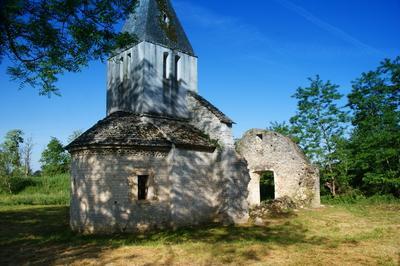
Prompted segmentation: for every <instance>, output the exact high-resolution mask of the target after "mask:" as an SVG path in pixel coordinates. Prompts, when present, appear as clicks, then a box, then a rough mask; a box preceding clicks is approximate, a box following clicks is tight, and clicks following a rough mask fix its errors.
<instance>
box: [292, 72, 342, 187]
mask: <svg viewBox="0 0 400 266" xmlns="http://www.w3.org/2000/svg"><path fill="white" fill-rule="evenodd" d="M309 81H310V85H309V86H308V87H305V88H302V87H300V88H298V89H297V91H296V94H295V95H294V96H293V97H294V98H296V99H297V101H298V104H297V113H296V115H295V116H293V117H292V118H291V119H290V124H291V128H290V131H291V134H292V135H294V136H295V138H296V139H297V140H298V142H299V144H300V146H301V147H302V149H303V150H304V152H305V153H306V155H307V156H308V157H309V158H310V159H311V161H312V162H314V163H316V164H318V165H319V166H320V168H321V174H322V181H323V182H322V183H325V182H326V185H327V186H328V187H329V189H330V191H331V193H332V195H335V194H336V191H337V188H336V187H337V185H338V180H339V178H338V173H336V172H335V170H334V165H335V164H336V163H337V158H335V152H336V150H337V146H338V142H339V140H340V139H341V138H343V135H344V133H345V130H346V122H347V121H348V115H347V113H346V112H345V111H344V110H343V108H342V107H339V106H338V103H339V101H340V100H341V99H342V97H343V95H341V94H340V93H339V92H338V88H339V86H338V85H335V84H332V83H331V82H330V81H327V82H324V81H323V80H322V79H321V78H320V77H319V76H316V77H315V78H309Z"/></svg>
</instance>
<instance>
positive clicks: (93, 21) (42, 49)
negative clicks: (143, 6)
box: [0, 0, 137, 96]
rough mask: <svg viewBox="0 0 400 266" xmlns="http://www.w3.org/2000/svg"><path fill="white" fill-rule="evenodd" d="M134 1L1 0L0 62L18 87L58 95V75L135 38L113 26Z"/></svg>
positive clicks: (131, 41) (125, 14)
mask: <svg viewBox="0 0 400 266" xmlns="http://www.w3.org/2000/svg"><path fill="white" fill-rule="evenodd" d="M136 4H137V0H125V1H118V0H92V1H88V0H74V1H65V0H24V1H21V0H2V1H0V63H1V61H2V60H1V59H2V58H3V57H4V56H7V57H8V58H9V59H10V60H11V62H12V63H13V65H12V66H11V67H9V68H8V73H9V75H11V77H12V78H13V79H15V80H18V81H20V83H21V86H24V85H31V86H39V87H41V89H40V94H42V95H48V96H50V95H52V94H58V90H57V88H56V86H55V83H56V82H57V77H58V76H59V75H61V74H63V73H64V72H78V71H80V70H81V69H82V67H85V66H87V64H88V62H89V61H90V60H98V59H104V58H105V56H107V55H108V54H109V53H110V52H111V51H113V50H114V49H116V48H123V47H125V46H126V45H129V44H132V43H134V42H135V41H136V39H135V36H132V35H129V34H127V33H116V31H115V25H116V24H117V22H119V21H120V20H121V19H124V18H126V17H127V15H128V14H129V13H131V12H133V10H134V7H135V5H136Z"/></svg>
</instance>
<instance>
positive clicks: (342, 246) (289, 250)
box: [0, 204, 400, 265]
mask: <svg viewBox="0 0 400 266" xmlns="http://www.w3.org/2000/svg"><path fill="white" fill-rule="evenodd" d="M68 212H69V209H68V207H67V206H1V207H0V265H8V264H13V265H20V264H33V265H48V264H57V265H60V264H63V265H66V264H68V265H82V264H86V265H87V264H89V265H94V264H96V265H99V264H113V265H132V264H134V265H227V264H228V265H327V264H329V265H360V264H361V265H398V262H399V252H400V250H399V247H400V240H399V239H400V204H381V205H364V204H363V205H357V204H354V205H351V206H350V205H349V206H341V205H334V206H332V207H326V208H322V209H318V210H300V211H298V212H296V215H294V216H293V217H290V218H271V219H269V220H268V221H267V222H266V224H265V226H252V225H248V226H226V227H225V226H220V225H209V226H203V227H197V228H185V229H179V230H176V231H168V230H166V231H159V232H153V233H149V234H146V235H141V234H123V235H112V236H81V235H77V234H74V233H73V232H71V231H70V230H69V225H68Z"/></svg>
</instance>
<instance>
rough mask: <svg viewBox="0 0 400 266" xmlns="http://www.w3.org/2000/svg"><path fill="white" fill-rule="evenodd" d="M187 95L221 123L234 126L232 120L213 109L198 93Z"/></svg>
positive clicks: (215, 108) (190, 92)
mask: <svg viewBox="0 0 400 266" xmlns="http://www.w3.org/2000/svg"><path fill="white" fill-rule="evenodd" d="M188 93H189V95H190V96H192V97H193V98H195V99H196V100H197V101H198V102H199V103H200V104H201V105H203V106H204V107H205V108H207V109H208V110H209V111H210V112H211V113H213V114H214V115H215V116H216V117H217V118H218V119H219V120H220V121H221V122H222V123H225V124H228V125H232V124H235V122H233V120H232V119H230V118H229V117H228V116H227V115H225V114H224V113H223V112H221V111H220V110H219V109H218V108H217V107H215V106H214V105H213V104H212V103H210V102H209V101H207V100H206V99H205V98H203V97H202V96H200V95H199V94H198V93H196V92H193V91H188Z"/></svg>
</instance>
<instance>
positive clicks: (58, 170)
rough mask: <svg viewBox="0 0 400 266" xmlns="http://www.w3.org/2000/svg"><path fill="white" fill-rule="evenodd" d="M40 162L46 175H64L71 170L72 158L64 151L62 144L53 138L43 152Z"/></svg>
mask: <svg viewBox="0 0 400 266" xmlns="http://www.w3.org/2000/svg"><path fill="white" fill-rule="evenodd" d="M40 162H41V163H42V171H43V174H44V175H56V174H62V173H66V172H68V170H69V166H70V156H69V154H68V153H67V152H66V151H65V150H64V147H63V145H62V143H61V142H60V141H59V140H58V139H56V138H54V137H53V138H51V140H50V142H49V144H47V148H46V149H45V150H44V151H43V153H42V157H41V159H40Z"/></svg>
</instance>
